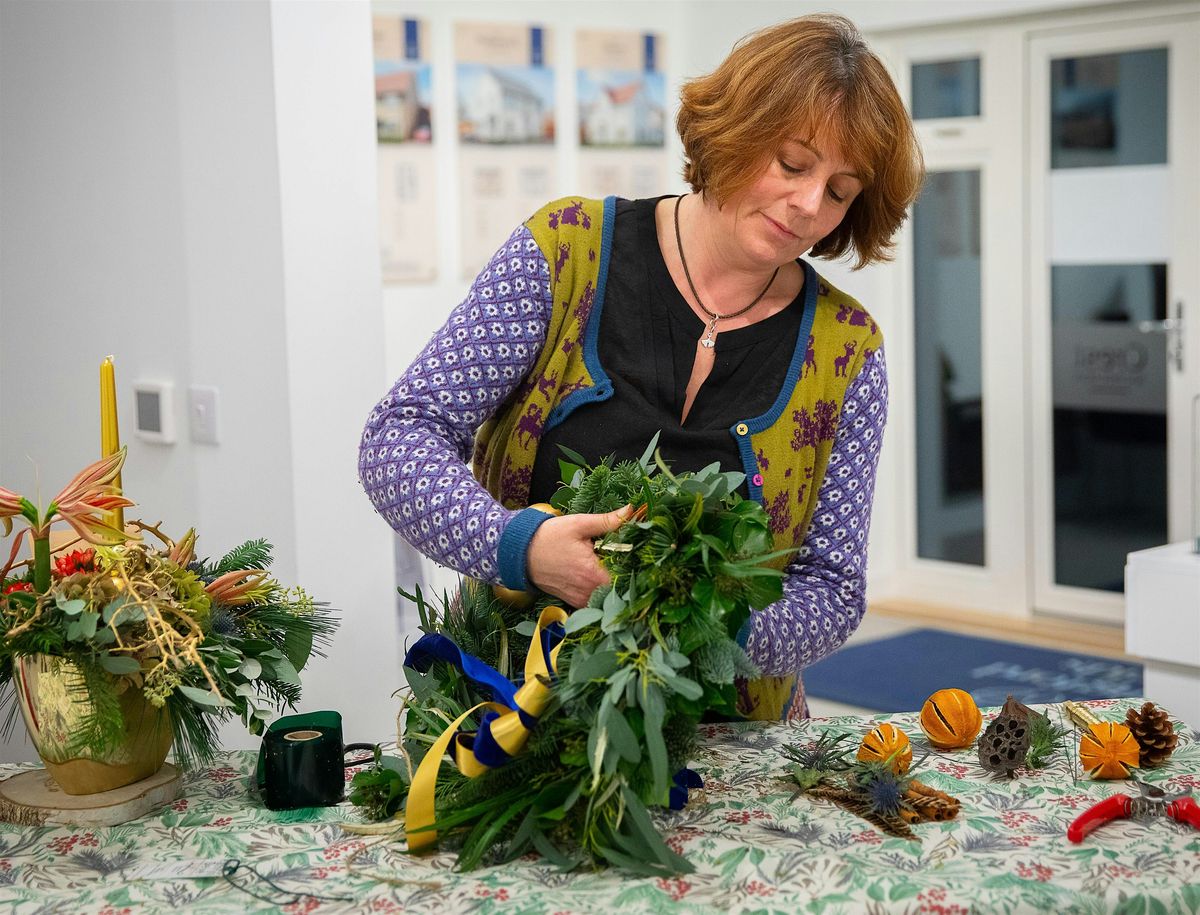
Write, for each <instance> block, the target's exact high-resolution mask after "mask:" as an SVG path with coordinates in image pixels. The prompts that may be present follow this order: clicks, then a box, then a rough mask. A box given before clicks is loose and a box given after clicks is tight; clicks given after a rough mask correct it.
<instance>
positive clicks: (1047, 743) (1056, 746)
mask: <svg viewBox="0 0 1200 915" xmlns="http://www.w3.org/2000/svg"><path fill="white" fill-rule="evenodd" d="M1069 733H1071V732H1070V731H1069V730H1068V729H1067V728H1064V727H1060V726H1059V725H1057V724H1055V723H1054V722H1052V721H1051V720H1050V719H1049V718H1048V717H1047V716H1046V715H1043V714H1041V713H1040V712H1031V713H1030V715H1029V750H1028V752H1027V753H1026V754H1025V765H1026V766H1028V767H1029V768H1030V769H1044V768H1045V767H1046V765H1047V763H1049V761H1050V757H1051V756H1053V755H1054V754H1055V753H1056V752H1058V751H1059V750H1061V749H1062V748H1063V747H1064V745H1065V740H1066V737H1067V735H1068V734H1069Z"/></svg>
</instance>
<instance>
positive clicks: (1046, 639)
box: [868, 601, 1134, 660]
mask: <svg viewBox="0 0 1200 915" xmlns="http://www.w3.org/2000/svg"><path fill="white" fill-rule="evenodd" d="M868 614H874V615H877V616H883V617H887V618H889V620H893V621H895V622H903V623H906V624H908V625H909V626H912V627H913V628H920V629H944V630H946V631H948V632H959V633H963V634H964V635H973V636H978V637H980V638H994V639H1003V640H1005V641H1009V642H1021V643H1023V644H1026V645H1040V646H1042V647H1044V648H1057V649H1059V650H1060V651H1077V652H1080V653H1082V654H1095V655H1101V656H1102V657H1106V658H1119V659H1122V660H1134V659H1132V658H1130V656H1129V655H1127V654H1125V629H1124V627H1122V626H1107V625H1103V624H1100V623H1083V622H1079V621H1078V620H1067V619H1060V618H1057V617H1051V616H1037V617H1033V618H1031V619H1024V620H1022V619H1013V618H1011V617H1002V616H997V615H996V614H990V613H980V612H978V611H972V610H957V609H947V608H930V607H929V606H927V605H924V604H918V603H915V602H904V601H872V602H871V604H870V607H869V610H868Z"/></svg>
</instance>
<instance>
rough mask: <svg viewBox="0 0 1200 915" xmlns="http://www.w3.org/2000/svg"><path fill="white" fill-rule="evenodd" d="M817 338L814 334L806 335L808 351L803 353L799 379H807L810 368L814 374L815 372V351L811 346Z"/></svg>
mask: <svg viewBox="0 0 1200 915" xmlns="http://www.w3.org/2000/svg"><path fill="white" fill-rule="evenodd" d="M816 340H817V338H816V336H815V335H814V334H809V335H808V349H806V350H805V351H804V370H803V371H802V372H801V373H800V377H801V378H807V377H808V370H809V369H810V368H811V369H812V370H813V371H814V372H815V371H816V370H817V351H816V349H815V347H814V346H813V344H814V343H815V342H816Z"/></svg>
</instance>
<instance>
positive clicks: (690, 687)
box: [665, 676, 704, 699]
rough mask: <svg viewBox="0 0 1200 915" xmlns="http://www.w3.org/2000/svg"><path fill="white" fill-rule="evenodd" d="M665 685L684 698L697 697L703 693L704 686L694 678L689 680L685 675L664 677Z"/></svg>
mask: <svg viewBox="0 0 1200 915" xmlns="http://www.w3.org/2000/svg"><path fill="white" fill-rule="evenodd" d="M665 679H666V680H667V685H668V686H670V687H671V689H672V690H673V691H674V692H676V693H678V694H679V695H681V696H683V698H685V699H699V698H700V697H701V696H703V695H704V687H703V686H701V685H700V684H699V683H697V682H696V681H695V680H689V679H688V678H687V677H675V676H673V677H669V678H665Z"/></svg>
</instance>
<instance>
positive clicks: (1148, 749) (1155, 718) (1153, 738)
mask: <svg viewBox="0 0 1200 915" xmlns="http://www.w3.org/2000/svg"><path fill="white" fill-rule="evenodd" d="M1125 723H1126V724H1127V725H1128V726H1129V730H1130V731H1132V732H1133V737H1134V740H1136V741H1137V742H1138V747H1139V748H1140V753H1139V754H1138V756H1139V760H1138V761H1139V763H1140V764H1141V765H1142V766H1143V767H1147V766H1161V765H1162V764H1163V763H1165V762H1166V761H1167V757H1168V756H1170V755H1171V753H1172V752H1173V751H1174V750H1175V745H1176V744H1177V743H1178V742H1179V735H1178V734H1176V733H1175V727H1174V726H1173V725H1172V724H1171V718H1170V716H1169V715H1168V714H1167V713H1166V712H1164V711H1163V710H1162V709H1160V708H1159V707H1158V706H1156V705H1155V704H1154V703H1153V702H1147V703H1146V704H1145V705H1143V706H1142V708H1141V711H1138V710H1137V709H1132V708H1131V709H1130V710H1129V711H1128V712H1126V713H1125Z"/></svg>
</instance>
